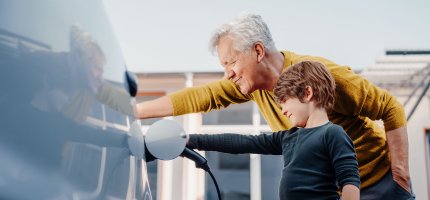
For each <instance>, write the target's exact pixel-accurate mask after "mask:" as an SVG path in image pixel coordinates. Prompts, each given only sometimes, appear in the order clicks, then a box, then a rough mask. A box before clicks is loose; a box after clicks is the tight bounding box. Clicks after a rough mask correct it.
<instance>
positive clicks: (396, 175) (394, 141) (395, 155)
mask: <svg viewBox="0 0 430 200" xmlns="http://www.w3.org/2000/svg"><path fill="white" fill-rule="evenodd" d="M386 135H387V143H388V148H389V150H390V156H391V172H392V173H393V179H394V181H395V182H397V183H398V184H399V185H400V186H401V187H402V188H403V189H405V190H406V191H409V192H410V191H411V188H410V176H409V163H408V160H409V159H408V149H409V146H408V136H407V130H406V126H404V127H401V128H397V129H394V130H391V131H387V134H386Z"/></svg>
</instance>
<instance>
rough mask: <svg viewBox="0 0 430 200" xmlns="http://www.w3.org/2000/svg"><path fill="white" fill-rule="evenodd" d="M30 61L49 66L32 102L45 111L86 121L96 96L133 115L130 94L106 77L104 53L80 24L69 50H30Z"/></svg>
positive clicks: (71, 37) (74, 28) (72, 37)
mask: <svg viewBox="0 0 430 200" xmlns="http://www.w3.org/2000/svg"><path fill="white" fill-rule="evenodd" d="M26 59H27V60H28V61H29V62H32V63H29V64H32V65H34V64H35V65H38V67H39V66H40V67H44V68H48V69H47V70H45V71H48V73H49V74H46V76H45V77H44V83H43V88H42V90H41V91H40V92H39V93H37V94H36V95H35V96H34V98H33V100H32V102H31V103H32V105H33V106H35V107H37V108H38V109H40V110H43V111H59V112H61V113H63V114H64V115H65V116H67V117H69V118H72V119H74V120H76V121H84V120H85V119H86V117H87V115H88V113H89V110H90V109H91V106H92V102H93V100H94V99H97V100H98V101H100V102H102V103H105V104H107V105H109V106H110V107H112V108H113V109H115V110H118V111H121V112H123V113H125V114H129V115H133V109H132V106H131V103H130V98H129V95H128V94H127V93H126V92H125V91H123V90H121V89H120V88H116V87H115V86H112V85H111V84H109V83H107V82H105V81H104V80H103V66H104V65H105V63H106V59H105V56H104V53H103V51H102V49H101V48H100V46H99V45H98V44H97V42H96V41H95V40H94V39H93V38H92V36H91V35H90V34H88V33H86V32H84V31H83V30H82V29H80V28H79V27H77V26H73V27H72V28H71V33H70V51H69V52H48V51H36V52H30V53H28V56H27V57H26Z"/></svg>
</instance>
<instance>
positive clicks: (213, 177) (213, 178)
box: [205, 170, 221, 200]
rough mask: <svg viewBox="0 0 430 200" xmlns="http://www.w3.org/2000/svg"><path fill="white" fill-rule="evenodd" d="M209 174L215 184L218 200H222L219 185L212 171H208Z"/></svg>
mask: <svg viewBox="0 0 430 200" xmlns="http://www.w3.org/2000/svg"><path fill="white" fill-rule="evenodd" d="M205 171H206V170H205ZM207 172H208V173H209V175H210V176H211V178H212V180H213V182H214V184H215V188H216V193H217V194H218V199H219V200H221V192H220V190H219V187H218V183H217V182H216V179H215V176H214V175H213V174H212V172H211V170H207Z"/></svg>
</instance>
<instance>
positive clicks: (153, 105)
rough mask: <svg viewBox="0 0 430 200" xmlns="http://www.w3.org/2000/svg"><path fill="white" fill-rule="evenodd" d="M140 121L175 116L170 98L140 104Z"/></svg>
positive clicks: (138, 114) (138, 106)
mask: <svg viewBox="0 0 430 200" xmlns="http://www.w3.org/2000/svg"><path fill="white" fill-rule="evenodd" d="M136 110H137V117H138V118H139V119H148V118H157V117H167V116H172V115H173V104H172V101H171V100H170V98H169V96H163V97H160V98H157V99H154V100H151V101H145V102H142V103H138V104H137V106H136Z"/></svg>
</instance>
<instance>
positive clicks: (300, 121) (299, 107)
mask: <svg viewBox="0 0 430 200" xmlns="http://www.w3.org/2000/svg"><path fill="white" fill-rule="evenodd" d="M281 108H282V114H283V115H285V116H287V117H288V118H289V119H290V121H291V124H292V125H293V126H294V127H305V126H306V123H307V121H308V119H309V109H308V108H309V106H308V105H307V103H302V102H300V100H299V99H298V98H295V97H291V98H287V100H285V101H284V102H283V103H281Z"/></svg>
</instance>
